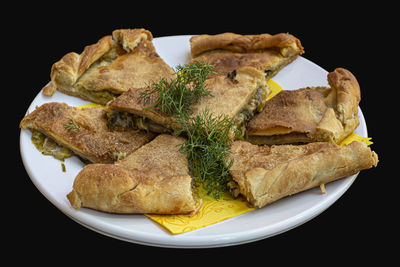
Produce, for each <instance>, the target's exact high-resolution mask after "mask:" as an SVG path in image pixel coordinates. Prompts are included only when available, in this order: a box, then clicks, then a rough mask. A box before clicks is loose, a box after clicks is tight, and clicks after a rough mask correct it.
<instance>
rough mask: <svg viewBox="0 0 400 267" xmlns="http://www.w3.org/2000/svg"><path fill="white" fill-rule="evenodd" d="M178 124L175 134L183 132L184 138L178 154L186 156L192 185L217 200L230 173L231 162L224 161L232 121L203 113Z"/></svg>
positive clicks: (228, 147) (223, 190)
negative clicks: (201, 188)
mask: <svg viewBox="0 0 400 267" xmlns="http://www.w3.org/2000/svg"><path fill="white" fill-rule="evenodd" d="M188 122H189V123H188ZM178 123H179V124H180V126H181V129H180V130H179V131H177V132H175V134H176V135H179V134H180V133H182V132H184V133H185V134H186V135H187V140H186V142H184V143H183V144H182V146H181V147H180V149H179V150H180V151H181V152H183V153H186V155H187V158H188V162H189V170H190V171H191V173H192V175H193V176H194V179H193V184H194V185H195V186H199V185H202V186H203V188H204V189H206V191H207V194H212V195H213V197H214V198H215V199H218V198H219V197H220V194H221V193H222V192H225V191H226V188H227V187H226V185H227V183H228V182H229V180H230V178H231V177H230V174H229V169H230V167H231V166H232V164H233V161H232V160H230V161H227V159H228V156H229V154H230V146H231V142H232V139H231V138H230V134H231V131H232V130H231V129H232V126H233V123H232V121H231V120H230V119H229V118H228V117H227V116H223V115H220V116H217V117H215V116H214V115H213V114H212V113H210V112H209V111H208V110H205V111H203V112H202V113H201V114H199V115H197V116H195V117H193V118H190V119H186V120H182V118H181V119H180V120H179V121H178Z"/></svg>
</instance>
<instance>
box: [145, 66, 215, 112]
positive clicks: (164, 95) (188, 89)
mask: <svg viewBox="0 0 400 267" xmlns="http://www.w3.org/2000/svg"><path fill="white" fill-rule="evenodd" d="M213 70H214V66H213V65H209V64H206V63H202V62H194V63H190V64H187V65H184V66H181V65H179V66H177V67H176V78H175V79H173V80H170V81H167V80H166V79H161V80H160V81H159V82H158V83H153V84H151V85H150V86H149V87H148V88H147V89H146V90H145V91H143V92H141V93H140V97H139V100H141V101H144V103H148V102H149V101H150V97H151V96H152V95H153V94H158V95H159V97H158V99H157V101H156V103H155V104H154V105H152V106H149V107H146V108H145V109H149V108H160V109H161V112H163V113H164V114H167V115H178V116H179V115H182V114H189V113H191V111H192V110H191V108H190V106H191V105H193V104H196V103H198V102H199V100H200V98H201V97H203V96H209V95H212V94H211V92H210V91H208V90H207V89H206V88H205V86H204V82H205V80H206V79H207V77H208V75H209V74H210V73H215V72H214V71H213Z"/></svg>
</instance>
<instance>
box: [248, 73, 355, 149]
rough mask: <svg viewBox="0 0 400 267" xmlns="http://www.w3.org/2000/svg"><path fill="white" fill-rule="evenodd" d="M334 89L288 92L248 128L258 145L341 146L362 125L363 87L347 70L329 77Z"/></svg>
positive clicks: (250, 123) (274, 99) (281, 94)
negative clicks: (360, 119)
mask: <svg viewBox="0 0 400 267" xmlns="http://www.w3.org/2000/svg"><path fill="white" fill-rule="evenodd" d="M328 83H329V85H330V87H311V88H303V89H299V90H293V91H292V90H284V91H281V92H280V93H279V94H277V95H276V96H275V97H273V98H272V99H270V100H269V101H267V103H266V104H265V106H264V109H263V111H262V112H260V113H259V114H257V115H255V116H254V117H253V118H252V119H251V120H250V121H249V123H248V125H247V131H246V135H247V139H246V140H248V141H249V142H251V143H254V144H288V143H308V142H317V141H331V142H335V143H340V142H341V141H342V140H343V139H344V138H346V137H347V136H348V135H349V134H351V133H352V132H353V131H354V130H355V129H356V128H357V126H358V125H359V120H358V103H359V102H360V100H361V96H360V86H359V85H358V82H357V80H356V78H355V77H354V75H353V74H352V73H351V72H350V71H348V70H346V69H343V68H337V69H335V70H334V71H333V72H331V73H329V74H328Z"/></svg>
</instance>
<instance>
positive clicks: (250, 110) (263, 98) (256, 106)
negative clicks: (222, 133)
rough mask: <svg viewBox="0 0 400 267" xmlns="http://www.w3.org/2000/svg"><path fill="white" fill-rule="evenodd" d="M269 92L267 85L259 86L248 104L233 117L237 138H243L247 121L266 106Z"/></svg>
mask: <svg viewBox="0 0 400 267" xmlns="http://www.w3.org/2000/svg"><path fill="white" fill-rule="evenodd" d="M267 94H268V91H267V87H264V88H258V89H257V90H256V91H255V92H254V93H253V95H252V96H251V98H250V101H249V102H248V104H247V105H245V106H244V108H243V109H242V110H241V111H240V112H239V113H238V114H237V115H236V116H235V117H234V118H233V128H234V132H235V139H239V140H243V137H244V134H245V131H246V124H247V122H248V121H249V120H250V119H251V118H252V117H253V116H254V114H255V113H256V112H261V110H262V109H263V108H264V106H265V103H266V102H267Z"/></svg>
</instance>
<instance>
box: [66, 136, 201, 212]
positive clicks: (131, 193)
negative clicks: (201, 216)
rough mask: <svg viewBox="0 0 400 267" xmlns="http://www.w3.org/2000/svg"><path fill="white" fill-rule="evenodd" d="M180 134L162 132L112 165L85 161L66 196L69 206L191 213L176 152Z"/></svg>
mask: <svg viewBox="0 0 400 267" xmlns="http://www.w3.org/2000/svg"><path fill="white" fill-rule="evenodd" d="M183 141H184V139H183V138H181V137H176V136H171V135H166V134H162V135H159V136H157V137H156V138H155V139H154V140H153V141H152V142H150V143H148V144H147V145H144V146H143V147H141V148H139V149H138V150H136V151H135V152H134V153H132V154H130V155H129V156H128V157H126V158H125V159H123V160H121V161H118V162H117V163H115V164H89V165H87V166H85V167H84V168H83V169H82V171H81V172H80V173H79V174H78V175H77V177H76V178H75V181H74V185H73V190H72V191H71V192H70V193H69V194H68V195H67V198H68V199H69V201H70V203H71V205H72V206H73V207H74V208H76V209H79V208H81V207H87V208H92V209H96V210H100V211H105V212H110V213H155V214H179V213H188V212H192V211H193V210H194V209H195V208H196V201H195V199H194V196H193V194H192V189H191V180H192V179H191V177H190V175H189V170H188V164H187V159H186V156H185V155H184V154H182V153H181V152H179V151H178V146H179V145H180V144H181V143H182V142H183Z"/></svg>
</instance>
